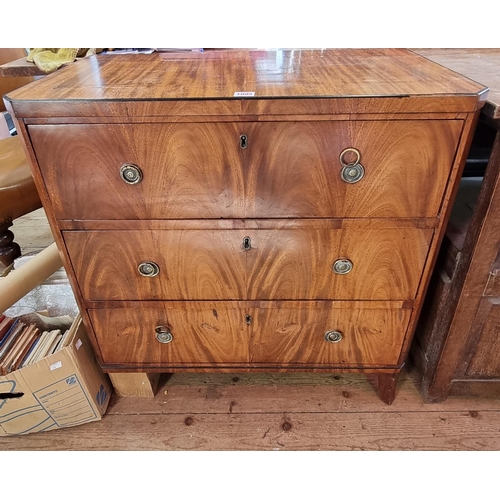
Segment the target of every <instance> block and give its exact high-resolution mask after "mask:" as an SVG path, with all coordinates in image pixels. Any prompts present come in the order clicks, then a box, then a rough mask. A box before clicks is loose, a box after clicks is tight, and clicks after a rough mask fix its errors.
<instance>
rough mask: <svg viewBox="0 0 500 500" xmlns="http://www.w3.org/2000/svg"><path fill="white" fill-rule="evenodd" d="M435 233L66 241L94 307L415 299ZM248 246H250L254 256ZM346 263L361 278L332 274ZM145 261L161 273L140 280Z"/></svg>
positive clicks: (198, 234) (154, 235)
mask: <svg viewBox="0 0 500 500" xmlns="http://www.w3.org/2000/svg"><path fill="white" fill-rule="evenodd" d="M304 225H306V224H304ZM307 225H312V224H311V222H309V224H307ZM433 232H434V231H433V230H432V229H417V228H392V229H389V228H387V229H377V228H374V229H371V228H364V229H357V230H356V229H342V230H332V229H327V228H325V229H313V228H308V227H305V228H304V229H300V228H293V229H281V228H280V227H279V226H278V228H276V229H274V230H273V229H262V230H256V229H231V230H229V229H221V230H204V229H200V230H189V229H186V230H181V229H179V230H176V229H171V230H168V231H160V230H156V231H125V230H122V231H65V232H64V240H65V243H66V246H67V249H68V252H69V254H70V256H71V262H72V265H73V269H74V270H75V273H76V275H77V277H78V281H79V284H80V287H81V290H82V294H83V297H84V298H85V299H86V300H91V301H92V300H158V299H163V300H181V299H184V300H223V299H250V300H257V299H258V300H268V299H274V300H277V299H295V300H298V299H337V300H338V299H345V300H411V299H413V298H414V296H415V293H416V290H417V287H418V284H419V281H420V276H421V273H422V269H423V267H424V264H425V260H426V258H427V252H428V247H429V243H430V240H431V238H432V235H433ZM245 238H250V241H249V245H250V248H249V249H248V250H246V251H245V250H244V249H243V241H244V239H245ZM338 259H350V260H351V261H352V263H353V270H352V271H351V272H350V273H349V274H346V275H339V274H336V273H334V272H333V271H332V265H333V263H334V262H335V261H336V260H338ZM142 262H154V263H156V264H157V265H158V266H159V269H160V272H159V273H158V275H157V276H154V277H145V276H141V275H140V273H139V272H138V266H139V264H141V263H142Z"/></svg>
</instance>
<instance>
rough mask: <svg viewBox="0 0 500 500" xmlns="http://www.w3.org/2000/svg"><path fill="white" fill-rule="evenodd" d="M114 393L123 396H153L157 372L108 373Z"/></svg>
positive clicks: (156, 383)
mask: <svg viewBox="0 0 500 500" xmlns="http://www.w3.org/2000/svg"><path fill="white" fill-rule="evenodd" d="M109 378H110V379H111V382H112V384H113V387H114V388H115V391H116V394H118V396H120V397H123V398H154V396H155V391H156V386H157V385H158V379H159V378H160V374H159V373H109Z"/></svg>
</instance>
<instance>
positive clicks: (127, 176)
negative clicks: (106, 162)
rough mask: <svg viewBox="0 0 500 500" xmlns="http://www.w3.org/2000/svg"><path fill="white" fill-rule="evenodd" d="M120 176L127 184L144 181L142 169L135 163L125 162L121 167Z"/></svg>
mask: <svg viewBox="0 0 500 500" xmlns="http://www.w3.org/2000/svg"><path fill="white" fill-rule="evenodd" d="M120 177H121V178H122V180H123V182H126V183H127V184H139V182H141V181H142V170H141V169H140V168H139V167H138V166H137V165H134V164H133V163H124V164H123V165H122V166H121V167H120Z"/></svg>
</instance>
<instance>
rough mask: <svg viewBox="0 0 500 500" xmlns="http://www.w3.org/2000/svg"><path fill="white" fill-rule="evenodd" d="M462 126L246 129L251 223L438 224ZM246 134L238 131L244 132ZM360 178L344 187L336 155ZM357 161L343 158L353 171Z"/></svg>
mask: <svg viewBox="0 0 500 500" xmlns="http://www.w3.org/2000/svg"><path fill="white" fill-rule="evenodd" d="M462 126H463V121H462V120H453V121H452V120H440V121H438V120H436V121H434V120H427V121H425V122H422V121H418V120H414V121H380V122H368V121H349V122H306V123H301V122H297V123H293V124H290V123H279V122H276V123H260V124H256V125H255V127H251V126H249V125H247V128H248V132H245V133H246V134H247V135H248V141H249V145H248V155H249V156H248V160H247V161H248V165H249V167H248V173H247V176H246V203H247V210H246V213H247V216H248V217H250V218H251V217H257V218H260V217H435V216H436V215H437V214H438V212H439V209H440V205H441V200H442V197H443V192H444V189H445V187H446V182H447V180H448V177H449V175H450V170H451V167H452V164H453V160H454V157H455V151H456V146H457V141H458V138H459V136H460V133H461V130H462ZM247 128H245V127H243V130H247ZM347 148H355V149H357V150H358V151H359V153H360V157H361V160H360V163H361V165H362V166H363V167H364V170H365V174H364V177H363V178H362V179H361V180H360V181H359V182H357V183H354V184H349V183H347V182H345V181H343V180H342V177H341V171H342V168H343V166H342V163H341V161H340V155H341V153H342V152H343V151H344V150H345V149H347ZM354 159H355V157H354V155H349V154H347V155H346V156H345V157H344V162H347V163H350V162H353V161H354Z"/></svg>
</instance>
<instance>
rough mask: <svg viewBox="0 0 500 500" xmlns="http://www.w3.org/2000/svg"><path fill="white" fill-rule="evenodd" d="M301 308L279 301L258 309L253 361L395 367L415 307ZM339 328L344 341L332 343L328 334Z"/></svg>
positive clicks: (318, 305) (344, 305) (314, 305)
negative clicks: (328, 338) (274, 305)
mask: <svg viewBox="0 0 500 500" xmlns="http://www.w3.org/2000/svg"><path fill="white" fill-rule="evenodd" d="M339 304H341V306H340V307H336V308H332V307H331V305H330V304H329V303H328V302H322V303H317V302H316V303H314V302H313V303H308V302H305V303H303V304H301V305H300V306H299V305H298V304H296V303H293V302H281V303H278V304H277V306H276V308H266V309H258V310H256V311H252V312H250V315H251V316H252V320H253V321H252V325H253V332H254V334H253V337H252V346H251V352H252V361H254V362H262V363H269V364H272V363H276V364H283V365H286V364H287V363H291V364H306V365H314V364H324V365H339V366H342V365H346V366H349V365H351V366H366V367H369V366H388V365H396V364H397V360H398V357H399V353H400V346H401V342H402V339H403V338H404V335H405V333H406V326H407V324H408V320H409V318H410V314H411V311H410V310H408V309H399V310H398V309H391V310H387V309H380V308H377V309H372V308H371V307H370V305H369V303H366V302H365V303H364V307H363V308H361V307H355V306H354V305H353V304H352V303H350V302H343V303H342V302H341V303H339ZM332 330H335V331H340V332H341V334H342V340H341V341H340V342H338V343H335V344H332V343H330V342H327V341H326V340H325V338H324V335H325V333H326V332H327V331H332Z"/></svg>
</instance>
